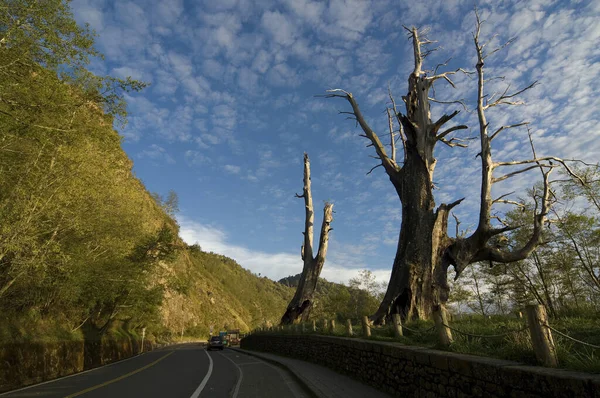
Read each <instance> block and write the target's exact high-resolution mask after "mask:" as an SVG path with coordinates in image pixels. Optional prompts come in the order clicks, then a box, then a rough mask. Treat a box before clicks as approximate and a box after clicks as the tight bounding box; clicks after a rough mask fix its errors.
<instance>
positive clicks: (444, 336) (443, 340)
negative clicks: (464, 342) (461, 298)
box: [433, 304, 454, 347]
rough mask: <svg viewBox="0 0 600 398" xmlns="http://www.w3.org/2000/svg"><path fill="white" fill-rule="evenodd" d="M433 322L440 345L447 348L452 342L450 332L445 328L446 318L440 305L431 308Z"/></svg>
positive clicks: (444, 310)
mask: <svg viewBox="0 0 600 398" xmlns="http://www.w3.org/2000/svg"><path fill="white" fill-rule="evenodd" d="M433 321H434V322H435V328H436V329H437V331H438V337H439V339H440V344H441V345H442V346H444V347H448V346H449V345H450V344H452V342H453V341H454V340H453V339H452V332H451V331H450V329H449V328H448V327H447V326H446V325H448V316H447V315H446V308H444V306H443V305H442V304H440V305H436V306H434V307H433Z"/></svg>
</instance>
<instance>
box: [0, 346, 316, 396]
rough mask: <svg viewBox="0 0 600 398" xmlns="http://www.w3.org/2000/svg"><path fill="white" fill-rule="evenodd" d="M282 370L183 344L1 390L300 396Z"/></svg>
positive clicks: (42, 393) (29, 393) (22, 393)
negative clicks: (18, 388) (85, 370)
mask: <svg viewBox="0 0 600 398" xmlns="http://www.w3.org/2000/svg"><path fill="white" fill-rule="evenodd" d="M307 396H308V395H307V394H306V392H305V391H304V390H303V389H302V388H301V387H300V386H299V385H298V384H297V383H296V382H295V381H294V379H292V378H291V376H290V375H289V374H288V373H287V372H285V371H284V370H282V369H279V368H277V367H275V366H273V365H271V364H269V363H266V362H264V361H261V360H259V359H257V358H255V357H251V356H248V355H245V354H243V353H240V352H238V351H234V350H229V349H225V350H224V351H206V349H205V348H204V347H203V346H202V345H199V344H182V345H178V346H171V347H168V348H163V349H160V350H156V351H152V352H148V353H145V354H143V355H139V356H136V357H133V358H130V359H126V360H123V361H120V362H116V363H113V364H110V365H107V366H102V367H100V368H96V369H92V370H90V371H87V372H82V373H78V374H76V375H72V376H68V377H64V378H61V379H58V380H54V381H50V382H45V383H42V384H38V385H35V386H31V387H26V388H24V389H20V390H15V391H12V392H8V393H5V394H0V397H2V398H9V397H10V398H17V397H18V398H30V397H44V398H55V397H68V398H75V397H85V398H100V397H111V398H112V397H114V398H125V397H157V398H158V397H173V398H179V397H180V398H209V397H211V398H213V397H214V398H219V397H231V398H245V397H248V398H249V397H265V398H269V397H273V398H275V397H294V398H305V397H307Z"/></svg>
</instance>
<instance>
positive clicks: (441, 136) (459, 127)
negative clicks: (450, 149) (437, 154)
mask: <svg viewBox="0 0 600 398" xmlns="http://www.w3.org/2000/svg"><path fill="white" fill-rule="evenodd" d="M468 128H469V127H468V126H465V125H464V124H461V125H458V126H454V127H450V128H449V129H448V130H446V131H444V132H443V133H440V134H439V135H438V136H437V139H438V140H441V139H442V138H444V137H446V136H447V135H448V134H450V133H451V132H453V131H456V130H465V129H468Z"/></svg>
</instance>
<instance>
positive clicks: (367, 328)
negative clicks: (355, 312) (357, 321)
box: [362, 315, 371, 337]
mask: <svg viewBox="0 0 600 398" xmlns="http://www.w3.org/2000/svg"><path fill="white" fill-rule="evenodd" d="M362 327H363V336H364V337H371V327H370V326H369V318H367V316H366V315H365V316H363V319H362Z"/></svg>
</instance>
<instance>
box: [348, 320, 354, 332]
mask: <svg viewBox="0 0 600 398" xmlns="http://www.w3.org/2000/svg"><path fill="white" fill-rule="evenodd" d="M346 332H347V333H348V336H352V335H353V334H354V333H353V332H352V321H351V320H350V319H347V320H346Z"/></svg>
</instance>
